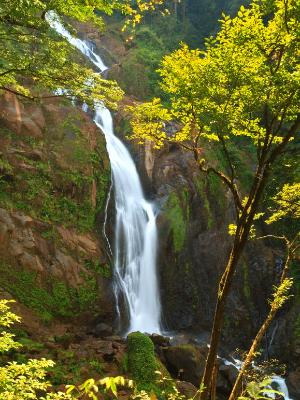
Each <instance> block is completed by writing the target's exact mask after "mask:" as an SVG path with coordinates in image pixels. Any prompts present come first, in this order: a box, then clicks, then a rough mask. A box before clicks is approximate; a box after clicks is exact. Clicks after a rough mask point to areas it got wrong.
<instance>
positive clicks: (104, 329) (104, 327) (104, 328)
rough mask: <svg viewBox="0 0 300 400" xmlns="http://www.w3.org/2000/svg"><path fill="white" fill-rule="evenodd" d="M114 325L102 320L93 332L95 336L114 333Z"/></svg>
mask: <svg viewBox="0 0 300 400" xmlns="http://www.w3.org/2000/svg"><path fill="white" fill-rule="evenodd" d="M112 331H113V330H112V327H111V326H109V325H108V324H105V323H104V322H101V323H99V324H97V325H96V326H95V328H94V329H93V330H92V334H93V335H94V336H95V337H105V336H110V335H111V334H112Z"/></svg>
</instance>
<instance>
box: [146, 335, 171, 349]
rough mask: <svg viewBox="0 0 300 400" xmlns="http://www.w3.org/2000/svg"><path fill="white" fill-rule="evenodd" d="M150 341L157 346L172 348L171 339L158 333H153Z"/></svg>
mask: <svg viewBox="0 0 300 400" xmlns="http://www.w3.org/2000/svg"><path fill="white" fill-rule="evenodd" d="M150 339H151V340H152V342H153V344H154V345H155V346H164V347H165V346H170V338H169V337H167V336H163V335H158V334H157V333H153V334H152V335H151V336H150Z"/></svg>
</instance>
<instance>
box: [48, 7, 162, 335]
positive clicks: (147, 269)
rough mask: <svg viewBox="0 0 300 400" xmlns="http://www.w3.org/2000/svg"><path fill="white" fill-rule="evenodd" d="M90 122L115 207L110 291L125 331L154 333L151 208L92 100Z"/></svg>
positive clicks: (108, 119)
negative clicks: (102, 141)
mask: <svg viewBox="0 0 300 400" xmlns="http://www.w3.org/2000/svg"><path fill="white" fill-rule="evenodd" d="M47 20H48V22H49V24H50V25H51V27H52V28H54V29H55V30H56V31H57V32H58V33H59V34H60V35H62V36H64V37H65V38H66V39H67V40H68V41H69V42H70V43H71V44H72V45H73V46H75V47H76V48H77V49H79V50H80V51H81V52H82V53H83V54H84V55H85V56H86V57H87V58H88V59H89V60H90V61H91V62H92V63H93V64H94V65H95V66H96V67H97V68H98V69H99V72H100V73H101V72H103V71H105V70H106V69H107V67H106V65H105V64H104V63H103V61H102V60H101V58H100V57H99V55H98V54H96V53H95V52H94V50H93V49H92V47H91V46H90V45H89V43H88V42H86V41H84V40H81V39H78V38H74V37H73V36H72V35H71V34H70V33H69V32H68V31H67V30H66V29H65V28H64V26H63V25H62V24H61V22H60V21H59V19H58V18H57V17H56V15H55V14H54V13H51V12H50V13H48V14H47ZM94 122H95V124H96V125H97V126H98V127H99V128H100V129H101V130H102V132H103V133H104V135H105V138H106V145H107V151H108V155H109V159H110V163H111V170H112V177H113V185H114V197H115V209H116V226H115V244H114V273H115V282H114V290H115V294H116V299H117V304H118V303H119V299H120V298H124V300H125V305H126V307H127V310H128V314H129V327H128V329H127V333H129V332H133V331H141V332H148V333H159V332H160V314H161V306H160V299H159V290H158V281H157V274H156V253H157V228H156V215H155V211H154V206H153V204H152V203H150V202H149V201H147V200H146V199H145V197H144V193H143V189H142V185H141V181H140V179H139V175H138V172H137V169H136V167H135V164H134V162H133V159H132V157H131V155H130V153H129V151H128V150H127V148H126V147H125V145H124V144H123V143H122V142H121V140H120V139H118V138H117V137H116V136H115V134H114V129H113V120H112V115H111V113H110V111H109V110H108V109H107V108H106V107H105V106H104V105H103V104H95V116H94ZM118 310H119V307H118Z"/></svg>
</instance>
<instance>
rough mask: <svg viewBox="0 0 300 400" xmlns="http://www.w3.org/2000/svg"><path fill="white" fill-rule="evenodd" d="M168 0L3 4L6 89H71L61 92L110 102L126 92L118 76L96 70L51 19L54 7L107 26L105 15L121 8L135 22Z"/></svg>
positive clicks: (0, 44) (0, 26)
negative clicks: (48, 17) (108, 76)
mask: <svg viewBox="0 0 300 400" xmlns="http://www.w3.org/2000/svg"><path fill="white" fill-rule="evenodd" d="M162 3H163V1H162V0H138V1H131V0H113V1H106V0H87V1H83V0H75V1H74V0H50V1H48V0H10V1H2V2H1V4H0V89H3V90H6V91H11V92H13V93H16V94H19V95H22V96H25V97H29V98H31V99H34V98H39V97H43V96H45V89H46V90H47V91H49V90H50V91H54V90H56V89H57V88H60V89H65V90H67V91H64V92H63V91H61V93H60V94H64V96H67V97H71V98H72V97H74V96H75V97H76V98H78V99H81V100H83V101H85V102H87V103H88V104H89V105H91V106H92V105H93V100H98V101H104V102H105V103H106V104H107V105H108V106H109V107H114V106H115V103H116V102H117V101H118V100H119V99H120V97H121V96H122V91H121V90H120V89H119V87H118V86H117V84H116V83H115V82H111V81H105V80H104V79H102V78H101V76H100V75H99V74H97V73H95V72H94V71H93V70H92V68H91V67H90V66H89V65H86V62H85V60H83V58H82V56H81V55H80V54H79V52H77V54H76V52H75V51H74V48H73V47H72V46H71V45H70V44H69V43H68V42H67V41H66V39H64V38H62V37H61V36H59V35H58V34H56V33H55V32H54V31H53V30H52V29H51V28H50V27H49V24H48V23H47V21H46V18H45V17H46V13H47V12H48V11H50V10H52V11H54V12H55V13H56V14H57V16H58V18H63V20H64V23H65V24H66V25H67V27H68V29H70V30H71V32H73V33H74V29H73V28H72V26H70V25H69V24H67V23H66V19H65V18H67V20H68V21H69V20H70V19H72V20H76V21H79V22H91V23H93V24H94V25H96V27H97V28H98V29H103V27H104V22H103V15H104V14H108V15H111V14H112V13H114V12H121V13H124V14H126V15H127V17H128V21H127V23H129V22H130V21H131V23H132V24H133V25H134V24H136V23H137V22H139V21H140V20H141V17H142V14H143V13H145V12H147V11H151V10H153V9H154V8H155V7H156V6H158V5H160V4H162Z"/></svg>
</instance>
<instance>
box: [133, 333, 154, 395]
mask: <svg viewBox="0 0 300 400" xmlns="http://www.w3.org/2000/svg"><path fill="white" fill-rule="evenodd" d="M127 344H128V372H129V373H130V375H131V377H132V379H133V380H134V381H135V382H136V384H137V386H138V388H139V389H140V390H146V391H147V392H151V391H153V392H157V391H158V388H157V386H156V384H155V381H156V378H157V375H156V372H155V371H157V370H159V369H160V365H159V362H158V361H157V360H156V357H155V353H154V344H153V342H152V340H151V339H150V338H149V337H148V336H146V335H144V334H143V333H140V332H133V333H130V334H129V335H128V337H127Z"/></svg>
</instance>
